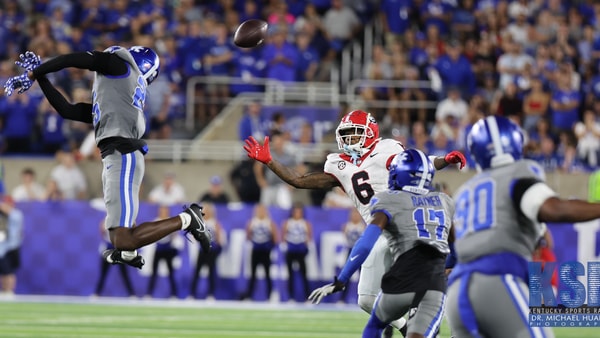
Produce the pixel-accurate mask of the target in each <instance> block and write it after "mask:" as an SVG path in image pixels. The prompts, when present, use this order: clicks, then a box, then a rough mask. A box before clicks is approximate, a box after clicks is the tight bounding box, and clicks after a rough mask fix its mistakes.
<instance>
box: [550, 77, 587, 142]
mask: <svg viewBox="0 0 600 338" xmlns="http://www.w3.org/2000/svg"><path fill="white" fill-rule="evenodd" d="M561 75H562V76H559V77H558V78H557V79H556V80H557V87H556V89H554V90H553V91H552V94H551V95H552V100H551V102H550V107H551V108H552V127H553V128H554V129H555V130H558V131H561V130H572V128H573V125H574V124H575V123H576V122H577V121H578V120H579V104H580V103H581V94H580V93H579V91H577V90H573V89H572V87H571V78H570V77H568V76H566V75H567V74H565V73H561Z"/></svg>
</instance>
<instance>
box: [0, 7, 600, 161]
mask: <svg viewBox="0 0 600 338" xmlns="http://www.w3.org/2000/svg"><path fill="white" fill-rule="evenodd" d="M251 18H262V19H264V20H266V21H268V22H269V24H270V26H269V27H270V28H269V39H268V41H266V43H265V44H264V45H263V46H262V47H260V48H255V49H241V48H237V47H235V46H233V44H232V43H231V36H232V35H233V32H234V30H235V28H236V27H237V26H238V24H239V23H240V22H242V21H244V20H247V19H251ZM367 24H374V25H375V26H376V27H381V28H382V29H380V30H376V31H378V32H380V34H379V36H378V37H377V39H375V45H374V46H373V51H372V57H371V59H370V60H366V64H365V65H364V69H363V73H364V74H363V78H364V79H371V80H408V81H417V80H426V81H429V82H430V84H431V86H429V87H428V88H420V87H412V86H405V87H402V88H397V87H394V86H383V87H380V86H377V87H373V86H369V85H366V86H363V87H361V88H359V89H358V91H359V92H358V93H357V94H359V97H360V98H361V101H362V103H363V104H364V105H365V107H367V108H368V107H369V104H370V103H372V102H373V101H386V102H389V103H390V104H389V108H385V109H382V108H373V109H369V111H371V112H372V113H373V114H374V115H375V116H376V117H377V119H378V120H379V121H380V124H381V129H382V134H383V136H386V137H388V136H389V137H394V138H397V139H400V140H402V141H404V142H405V143H406V144H407V145H408V146H410V147H416V148H419V149H421V150H424V151H425V152H427V153H430V154H432V155H435V154H438V153H440V154H441V153H447V152H448V150H449V149H465V144H464V143H465V141H464V139H465V135H466V134H467V132H468V130H469V128H470V126H471V125H472V123H473V122H474V121H476V120H477V119H478V118H480V117H481V116H484V115H488V114H498V115H504V116H507V117H509V118H511V119H513V120H514V121H516V122H517V123H519V124H520V125H521V126H522V127H523V128H524V129H525V130H526V131H527V133H528V143H527V157H529V158H532V159H535V160H538V161H540V162H541V163H543V165H544V167H545V169H546V170H548V171H553V170H561V171H565V172H573V171H586V170H591V169H594V168H596V167H598V164H599V163H598V161H599V159H598V155H599V151H600V124H598V118H599V114H600V102H599V101H598V98H599V97H600V73H599V72H598V65H599V63H600V34H599V33H600V4H596V3H595V2H594V1H592V0H580V1H561V0H535V1H525V0H512V1H508V0H381V1H367V0H362V1H360V0H357V1H342V0H331V1H329V0H312V1H308V0H287V1H284V0H270V1H253V0H220V1H194V0H179V1H170V0H146V1H143V0H138V1H136V0H112V1H99V0H85V1H72V0H35V1H4V2H2V4H1V5H0V80H1V81H2V82H4V81H5V80H6V79H7V78H8V77H10V76H13V75H16V73H15V72H16V71H17V69H16V68H15V66H14V61H15V60H18V55H19V54H20V53H23V52H24V51H26V50H32V51H34V52H36V53H38V54H40V55H41V56H42V57H43V58H50V57H52V56H54V55H57V54H62V53H67V52H69V51H81V50H93V49H96V50H103V49H105V48H106V47H108V46H111V45H117V44H127V45H130V44H138V45H148V46H151V47H153V48H155V49H156V50H157V51H158V53H159V54H160V56H161V62H162V64H161V76H159V78H158V80H157V81H156V82H155V83H154V84H153V87H152V88H151V89H150V90H151V92H152V93H151V95H149V96H148V102H147V104H146V109H147V116H148V134H147V137H149V138H170V137H171V128H172V126H173V121H177V119H181V118H182V117H183V116H184V114H185V112H184V108H185V107H184V103H185V85H186V81H187V80H188V79H189V78H190V77H193V76H198V75H208V76H217V77H218V76H235V77H239V78H240V79H241V80H242V81H245V82H240V83H236V84H232V85H229V86H226V85H209V84H207V85H204V86H199V87H198V91H197V93H196V95H202V96H204V97H206V101H207V102H209V104H207V105H198V107H197V109H196V120H197V121H198V125H200V126H205V125H206V124H207V123H208V122H209V121H210V119H211V118H213V117H214V116H215V115H216V114H218V112H219V110H220V108H222V106H223V105H224V104H225V103H226V100H227V98H229V97H231V96H233V95H236V94H238V93H240V92H243V91H261V90H262V88H261V87H260V86H258V85H256V84H253V83H252V81H251V79H253V78H261V77H266V78H274V79H277V80H281V81H324V80H328V79H329V69H330V68H331V67H336V65H337V64H338V61H339V57H340V52H341V51H342V49H343V48H344V46H345V45H346V44H347V43H348V42H349V41H351V40H352V39H356V40H358V41H361V39H362V38H363V34H362V32H363V30H362V27H364V26H365V25H367ZM52 80H53V82H54V83H57V84H59V85H60V87H61V88H62V89H63V91H64V92H65V93H68V94H69V96H70V97H71V98H72V99H73V100H77V101H81V100H82V99H87V100H89V99H90V92H89V88H90V82H91V80H92V79H91V78H90V74H88V73H86V72H84V71H81V70H77V69H69V70H65V71H63V72H61V73H58V74H56V76H55V78H54V79H52ZM411 101H414V102H416V103H417V104H416V105H413V107H415V108H410V109H409V108H398V107H399V106H400V105H398V106H396V105H394V103H395V102H411ZM424 101H433V102H438V105H437V108H436V109H426V108H419V104H418V103H419V102H424ZM374 107H375V106H374ZM350 108H353V107H350ZM89 128H90V127H89V126H87V125H83V124H81V123H78V122H70V121H63V120H62V118H61V117H60V116H59V115H58V114H57V113H56V112H54V111H53V109H52V108H51V107H50V106H49V104H48V103H47V102H46V101H45V99H43V96H42V94H41V91H40V90H39V88H38V87H37V86H36V87H34V88H33V89H32V90H30V91H28V92H27V93H25V94H22V95H13V96H11V97H7V96H4V95H3V94H0V138H1V140H0V152H2V153H5V154H10V153H32V154H40V153H48V154H54V153H55V152H56V151H58V150H60V149H64V148H66V147H69V148H71V149H75V148H78V147H79V146H80V144H81V143H83V142H84V140H85V138H86V136H88V134H89V132H90V130H89ZM471 165H474V164H473V163H471Z"/></svg>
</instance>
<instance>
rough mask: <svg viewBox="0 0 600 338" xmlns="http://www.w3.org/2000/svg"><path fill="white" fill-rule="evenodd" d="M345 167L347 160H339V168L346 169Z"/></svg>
mask: <svg viewBox="0 0 600 338" xmlns="http://www.w3.org/2000/svg"><path fill="white" fill-rule="evenodd" d="M344 168H346V162H344V161H339V162H338V169H339V170H344Z"/></svg>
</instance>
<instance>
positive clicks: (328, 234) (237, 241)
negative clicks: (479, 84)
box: [16, 201, 600, 302]
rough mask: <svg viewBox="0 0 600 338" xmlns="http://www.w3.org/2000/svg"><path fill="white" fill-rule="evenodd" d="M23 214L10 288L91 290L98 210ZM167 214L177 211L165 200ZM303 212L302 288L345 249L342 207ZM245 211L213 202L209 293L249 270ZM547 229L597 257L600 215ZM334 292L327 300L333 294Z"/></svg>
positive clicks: (137, 284) (53, 207)
mask: <svg viewBox="0 0 600 338" xmlns="http://www.w3.org/2000/svg"><path fill="white" fill-rule="evenodd" d="M17 207H18V208H19V209H21V210H22V211H23V213H24V215H25V226H24V240H23V246H22V248H21V268H20V270H19V271H18V273H17V289H16V292H17V293H18V294H45V295H78V296H88V295H92V294H93V293H94V291H95V288H96V285H97V283H98V277H99V276H100V267H101V256H100V250H101V249H100V247H101V243H102V241H101V233H100V222H101V221H102V219H103V218H104V213H103V212H101V211H98V210H97V209H95V208H93V207H92V206H91V205H90V203H88V202H74V201H71V202H46V203H39V202H31V203H20V204H18V205H17ZM171 211H172V212H171V214H172V215H176V214H177V213H179V212H180V211H181V207H173V209H172V210H171ZM270 212H271V216H272V218H273V220H274V221H275V223H276V224H277V225H278V229H281V225H282V223H283V221H284V220H285V219H286V218H287V217H288V216H289V211H288V210H283V209H278V208H271V209H270ZM305 214H306V218H307V219H308V220H309V221H310V222H311V223H312V225H313V236H314V238H313V242H312V243H311V247H310V253H309V255H308V257H307V259H306V261H307V274H308V278H309V280H310V289H313V288H315V287H318V286H321V285H322V284H324V283H328V282H330V281H332V280H333V277H334V276H335V275H336V274H337V273H338V272H339V270H340V268H341V267H342V266H343V264H344V262H345V260H346V257H347V248H346V244H345V239H344V236H343V234H342V232H341V229H342V226H343V224H344V223H345V222H346V220H347V218H348V211H347V210H343V209H333V210H332V209H327V210H325V209H321V208H313V207H308V208H307V209H306V213H305ZM156 215H157V208H156V206H154V205H150V204H147V203H141V205H140V212H139V215H138V223H141V222H144V221H145V220H153V219H154V218H155V217H156ZM251 217H252V206H249V205H246V206H244V205H232V206H230V207H227V206H217V218H218V219H219V221H220V222H221V224H222V225H223V228H224V230H225V233H226V241H227V242H226V245H225V246H224V248H223V251H222V253H221V254H220V256H219V258H218V261H217V271H218V280H217V283H216V284H217V288H216V290H215V295H214V296H215V298H216V299H227V300H235V299H238V297H239V296H240V295H241V294H243V293H244V292H245V291H246V287H247V284H248V283H247V282H248V279H249V276H250V264H249V263H250V245H249V243H247V241H246V234H245V226H246V222H247V221H248V220H249V219H251ZM549 229H550V230H551V232H552V234H553V237H554V246H555V253H556V256H557V260H558V262H566V261H582V262H583V261H599V260H600V252H599V251H600V222H599V221H594V222H587V223H578V224H551V225H549ZM177 236H178V237H177V238H178V239H177V241H176V242H177V243H179V245H178V247H179V248H180V250H179V253H178V256H177V257H176V259H175V260H174V268H175V269H174V270H175V280H176V284H177V296H178V297H179V298H185V297H188V296H189V295H190V290H191V282H192V278H193V276H192V274H193V271H194V267H195V263H196V259H197V256H198V245H197V244H196V243H195V242H190V241H187V240H185V239H184V238H183V234H178V235H177ZM154 248H155V245H154V244H152V245H149V246H147V247H144V248H142V249H141V250H140V253H141V254H142V255H143V256H144V258H145V259H146V265H145V266H144V267H143V269H141V270H138V269H134V268H131V267H128V268H127V272H128V274H129V277H130V279H131V281H132V283H133V286H134V289H135V293H136V294H137V295H138V296H143V295H145V294H146V291H147V286H148V280H149V278H148V277H149V276H150V274H151V266H152V259H153V256H154ZM283 254H284V252H283V248H282V247H281V246H278V247H277V248H276V249H275V250H273V252H272V260H273V264H272V266H271V269H270V272H271V276H272V278H273V280H274V288H275V290H277V291H278V293H279V297H280V299H281V300H282V301H285V300H287V299H289V298H290V297H289V295H288V292H287V280H288V273H287V268H286V265H285V260H284V255H283ZM206 275H207V271H206V268H205V269H204V270H202V271H201V278H200V282H199V284H198V286H197V290H198V296H200V298H202V297H203V295H205V294H206V290H207V287H208V283H207V280H206ZM159 276H160V277H159V278H158V280H157V283H156V287H155V290H154V293H153V296H154V297H169V296H170V288H169V283H168V279H167V278H166V276H167V269H166V266H163V265H159ZM258 277H259V280H258V283H257V286H256V289H255V295H254V299H256V300H266V299H268V298H269V297H268V295H267V294H266V291H265V290H266V286H265V282H264V278H263V277H264V272H263V271H262V270H260V268H259V270H258ZM293 278H296V280H297V282H296V283H295V285H296V289H297V292H296V294H294V298H295V299H296V300H302V299H303V297H304V295H303V292H302V291H301V289H302V287H301V286H302V284H301V282H300V279H299V276H296V275H294V276H293ZM357 278H358V274H355V276H353V280H352V283H351V285H350V290H349V292H348V293H347V298H346V300H347V301H348V302H355V300H356V292H355V291H356V281H357ZM102 295H105V296H127V295H128V294H127V292H126V290H125V287H124V284H123V281H122V280H121V275H120V273H119V270H118V269H117V267H116V266H111V268H110V270H109V272H108V276H107V279H106V282H105V286H104V291H103V293H102ZM339 297H340V295H339V294H336V295H333V296H331V297H329V299H327V301H330V302H335V301H338V300H339Z"/></svg>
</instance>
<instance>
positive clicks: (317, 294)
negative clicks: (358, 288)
mask: <svg viewBox="0 0 600 338" xmlns="http://www.w3.org/2000/svg"><path fill="white" fill-rule="evenodd" d="M345 288H346V284H344V283H342V282H340V281H339V280H338V279H337V277H335V278H334V279H333V283H330V284H327V285H324V286H321V287H320V288H318V289H314V290H313V292H311V293H310V296H308V300H310V301H311V302H312V303H313V304H319V303H320V302H321V300H323V298H324V297H325V296H329V295H330V294H332V293H336V292H338V291H342V290H344V289H345Z"/></svg>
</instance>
